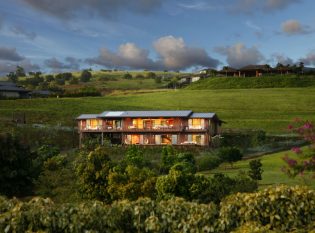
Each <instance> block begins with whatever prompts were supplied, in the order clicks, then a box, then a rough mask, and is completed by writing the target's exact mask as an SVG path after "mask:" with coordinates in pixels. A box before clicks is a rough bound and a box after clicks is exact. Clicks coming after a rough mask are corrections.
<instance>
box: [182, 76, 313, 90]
mask: <svg viewBox="0 0 315 233" xmlns="http://www.w3.org/2000/svg"><path fill="white" fill-rule="evenodd" d="M288 87H315V76H310V75H304V76H303V75H301V76H299V77H298V76H296V75H283V76H280V75H277V76H269V77H268V76H263V77H246V78H239V77H220V78H218V77H216V78H207V79H202V80H200V81H198V82H195V83H192V84H190V85H189V86H188V87H187V89H190V90H204V89H236V88H240V89H244V88H288Z"/></svg>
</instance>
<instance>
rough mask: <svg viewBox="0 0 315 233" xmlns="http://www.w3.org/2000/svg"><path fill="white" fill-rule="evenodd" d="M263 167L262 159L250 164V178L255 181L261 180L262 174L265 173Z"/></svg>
mask: <svg viewBox="0 0 315 233" xmlns="http://www.w3.org/2000/svg"><path fill="white" fill-rule="evenodd" d="M261 167H262V163H261V161H260V159H254V160H252V161H250V162H249V168H250V170H249V172H248V175H249V177H250V178H252V179H253V180H261V179H262V177H261V174H262V173H263V169H262V168H261Z"/></svg>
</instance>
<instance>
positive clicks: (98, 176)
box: [76, 147, 112, 202]
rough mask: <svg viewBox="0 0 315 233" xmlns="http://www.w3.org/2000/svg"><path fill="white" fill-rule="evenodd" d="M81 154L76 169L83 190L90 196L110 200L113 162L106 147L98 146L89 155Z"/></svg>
mask: <svg viewBox="0 0 315 233" xmlns="http://www.w3.org/2000/svg"><path fill="white" fill-rule="evenodd" d="M81 156H82V160H81V161H80V162H79V164H78V166H77V169H76V171H77V177H78V180H79V183H80V189H81V192H82V193H83V195H85V196H87V197H88V198H91V199H97V200H101V201H105V202H110V195H109V193H108V192H107V186H108V175H109V172H110V169H111V168H112V163H111V160H110V158H109V155H108V153H107V151H106V149H105V148H101V147H98V148H96V149H95V150H94V151H91V152H90V153H89V154H88V155H87V154H86V152H82V155H81Z"/></svg>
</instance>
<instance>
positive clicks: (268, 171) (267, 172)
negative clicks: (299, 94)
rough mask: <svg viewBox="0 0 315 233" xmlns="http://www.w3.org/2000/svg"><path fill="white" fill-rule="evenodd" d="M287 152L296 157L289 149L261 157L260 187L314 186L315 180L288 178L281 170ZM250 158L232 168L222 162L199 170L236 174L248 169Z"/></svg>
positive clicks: (208, 173)
mask: <svg viewBox="0 0 315 233" xmlns="http://www.w3.org/2000/svg"><path fill="white" fill-rule="evenodd" d="M286 154H288V155H289V156H290V157H291V158H296V159H298V157H297V155H295V154H293V153H292V152H290V151H285V152H280V153H275V154H270V155H265V156H263V157H261V158H260V159H261V162H262V164H263V170H264V172H263V174H262V178H263V179H262V180H261V181H259V184H260V187H261V188H263V187H265V186H267V185H274V184H287V185H301V184H302V185H305V184H306V185H308V186H310V187H312V188H315V182H314V180H312V179H310V178H308V179H306V180H305V181H304V180H303V179H302V178H300V177H296V178H294V179H292V178H289V177H288V176H287V175H286V174H285V173H283V172H282V171H281V168H282V167H283V166H284V165H285V162H284V161H283V159H282V158H283V157H284V156H285V155H286ZM249 162H250V160H242V161H239V162H236V163H235V164H234V168H231V167H230V165H229V164H222V165H221V166H220V167H219V168H217V169H214V170H211V171H206V172H201V174H205V175H210V174H214V173H218V172H221V173H224V174H227V175H230V176H236V175H237V174H238V172H240V171H248V170H249V169H248V167H249V165H248V164H249Z"/></svg>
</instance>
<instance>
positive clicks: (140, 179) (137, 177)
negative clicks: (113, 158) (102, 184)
mask: <svg viewBox="0 0 315 233" xmlns="http://www.w3.org/2000/svg"><path fill="white" fill-rule="evenodd" d="M155 183H156V175H155V174H154V172H152V171H150V170H149V169H148V168H138V167H135V166H132V165H128V166H127V167H126V168H125V169H124V170H120V169H119V168H118V169H115V168H114V169H113V171H111V172H110V173H109V176H108V187H107V190H108V193H109V194H110V196H111V199H112V200H124V199H128V200H137V199H138V198H139V197H150V198H155V195H156V191H155Z"/></svg>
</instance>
